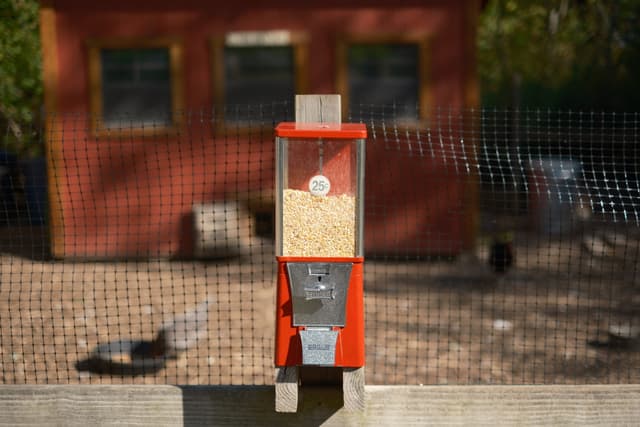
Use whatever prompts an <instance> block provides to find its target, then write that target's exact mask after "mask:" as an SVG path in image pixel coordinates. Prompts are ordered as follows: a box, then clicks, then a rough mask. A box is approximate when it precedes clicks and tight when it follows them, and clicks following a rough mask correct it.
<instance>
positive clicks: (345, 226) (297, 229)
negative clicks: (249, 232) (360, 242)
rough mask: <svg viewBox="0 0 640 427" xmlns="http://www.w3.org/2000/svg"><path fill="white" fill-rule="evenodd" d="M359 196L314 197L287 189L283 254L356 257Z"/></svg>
mask: <svg viewBox="0 0 640 427" xmlns="http://www.w3.org/2000/svg"><path fill="white" fill-rule="evenodd" d="M355 218H356V203H355V197H353V196H348V195H346V194H343V195H340V196H313V195H312V194H311V193H309V192H307V191H301V190H284V194H283V200H282V229H283V230H282V253H283V255H284V256H305V257H352V256H355V228H356V222H355Z"/></svg>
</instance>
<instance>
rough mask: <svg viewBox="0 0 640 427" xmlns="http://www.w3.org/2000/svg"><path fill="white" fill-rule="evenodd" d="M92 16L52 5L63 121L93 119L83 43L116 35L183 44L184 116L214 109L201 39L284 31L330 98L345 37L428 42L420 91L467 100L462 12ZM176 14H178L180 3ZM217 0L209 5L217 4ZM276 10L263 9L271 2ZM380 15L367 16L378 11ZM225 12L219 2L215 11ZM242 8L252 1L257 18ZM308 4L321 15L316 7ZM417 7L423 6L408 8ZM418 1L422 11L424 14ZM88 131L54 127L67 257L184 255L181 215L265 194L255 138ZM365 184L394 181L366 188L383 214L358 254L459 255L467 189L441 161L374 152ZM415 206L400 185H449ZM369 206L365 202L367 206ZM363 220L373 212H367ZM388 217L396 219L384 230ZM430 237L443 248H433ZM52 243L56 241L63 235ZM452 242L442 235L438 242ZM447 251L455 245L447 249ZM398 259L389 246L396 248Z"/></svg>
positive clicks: (106, 9) (385, 9) (207, 10)
mask: <svg viewBox="0 0 640 427" xmlns="http://www.w3.org/2000/svg"><path fill="white" fill-rule="evenodd" d="M106 3H107V2H105V4H101V5H98V6H93V5H92V6H87V4H88V3H86V2H80V1H57V2H55V5H54V7H55V8H56V13H57V45H58V51H57V54H58V66H59V70H58V76H59V81H58V85H57V99H58V105H57V109H58V112H71V113H76V112H79V113H86V112H87V111H88V110H89V94H88V78H87V74H88V73H87V71H86V70H87V50H86V40H88V39H101V38H112V37H124V38H138V37H140V38H142V37H144V38H153V37H166V36H169V37H177V38H179V39H181V40H182V41H183V45H184V65H183V70H184V85H185V87H184V94H185V102H184V105H185V108H186V110H187V111H198V110H200V109H205V110H208V109H210V107H211V105H212V102H213V101H212V100H213V95H212V94H213V91H214V88H213V86H212V81H211V80H212V79H211V64H210V49H209V41H210V38H211V37H212V36H215V35H222V34H224V33H226V32H228V31H241V30H247V31H256V30H269V29H288V30H299V31H305V32H307V34H308V35H309V40H310V45H309V52H310V61H309V62H310V64H309V65H310V66H309V72H310V77H309V83H310V84H309V89H310V90H309V92H310V93H334V92H335V80H336V77H335V69H336V64H335V49H334V47H335V44H336V40H337V37H338V35H339V34H341V33H356V34H367V33H374V32H377V33H382V34H394V33H403V32H406V31H411V32H416V33H421V34H428V35H429V36H430V37H431V53H430V57H429V62H430V67H429V68H430V69H429V76H428V77H427V78H428V80H429V87H430V91H431V98H430V99H431V102H432V104H433V106H447V107H460V106H462V105H463V102H464V90H465V88H464V83H465V82H464V80H465V73H464V69H463V68H464V65H465V62H464V52H465V46H464V31H463V25H464V15H465V13H467V12H465V10H464V9H465V7H467V6H465V3H466V2H464V1H460V2H444V1H442V2H439V1H434V2H415V1H414V2H406V4H407V5H408V6H403V4H404V3H403V2H393V5H385V2H381V1H380V2H371V1H369V2H360V3H362V4H367V5H368V6H363V7H358V6H356V4H357V3H358V2H349V5H348V6H341V3H342V2H322V3H320V2H316V3H314V2H305V6H304V7H299V6H298V5H299V2H293V1H287V2H279V5H278V6H273V5H262V4H261V3H262V2H258V1H254V2H237V5H234V4H229V3H223V5H224V6H221V5H216V4H212V2H197V1H195V0H188V1H186V2H169V1H153V2H152V1H138V2H135V1H134V2H124V1H123V2H119V1H115V2H108V4H106ZM176 3H177V4H176ZM213 3H217V2H213ZM273 3H275V2H271V4H273ZM376 3H377V4H378V5H379V6H375V4H376ZM221 4H222V3H221ZM247 4H253V6H252V7H249V6H247ZM316 4H318V5H320V4H322V6H316ZM416 4H418V6H416ZM420 4H423V5H424V6H419V5H420ZM86 125H87V123H83V120H80V119H79V118H78V117H74V116H65V118H64V119H60V121H59V123H58V126H57V127H55V128H54V129H55V136H54V138H59V139H60V141H62V142H61V144H58V145H55V144H54V145H52V147H54V148H55V147H57V148H55V149H56V150H58V151H59V152H58V153H54V155H53V156H51V157H52V158H55V159H57V160H56V164H55V165H54V166H55V167H59V166H62V168H58V169H56V170H57V178H58V179H57V182H58V186H57V191H55V192H53V191H52V194H51V197H53V198H56V199H57V200H58V205H59V206H60V207H61V208H62V210H63V215H62V218H63V229H62V230H58V231H56V232H54V234H55V233H58V234H59V236H58V237H62V239H63V241H64V250H63V253H62V254H58V255H59V256H64V257H125V256H132V255H153V256H156V255H157V256H172V255H188V254H189V253H190V251H191V241H190V227H189V226H188V222H189V212H190V209H191V205H192V204H193V203H195V202H200V201H210V200H216V199H222V198H225V197H226V195H228V194H229V193H234V192H237V191H244V190H258V189H260V188H264V187H265V186H272V182H273V168H274V163H273V154H272V152H273V141H272V140H271V138H270V136H268V135H267V136H265V137H263V138H252V139H251V140H249V139H247V138H241V139H233V140H231V141H227V140H225V139H224V138H222V139H214V138H213V137H212V131H211V129H210V127H209V126H208V125H207V124H206V123H205V124H195V125H192V126H190V127H186V125H185V128H184V133H183V134H182V135H180V136H178V137H155V138H145V139H139V140H134V139H132V138H124V139H122V138H119V139H107V138H103V139H100V140H97V139H96V138H95V137H93V136H92V135H90V134H89V133H88V132H87V128H88V126H86ZM368 155H369V159H368V162H367V167H368V169H369V170H368V171H367V174H368V176H370V177H371V176H376V175H377V170H376V168H378V170H379V171H380V173H384V172H383V171H385V170H391V171H392V175H391V176H393V179H388V178H387V179H385V180H384V181H383V182H384V184H383V185H378V184H376V183H374V181H373V180H369V181H368V182H367V192H368V194H371V195H372V196H368V197H369V199H371V202H372V203H381V204H385V206H387V207H388V208H389V209H392V210H394V211H395V212H390V213H389V214H390V215H391V216H390V217H384V218H382V217H380V218H378V217H376V215H375V212H374V214H369V215H368V217H367V219H366V220H367V223H366V224H367V231H366V235H367V243H366V244H367V250H368V251H369V252H370V251H376V252H397V250H396V249H399V248H415V250H416V252H421V251H422V252H424V251H427V252H445V253H455V252H458V251H459V250H460V245H459V244H453V245H452V243H451V241H452V240H453V241H455V242H458V241H462V240H463V236H462V235H461V233H462V232H463V230H462V229H463V227H462V226H461V222H462V221H463V219H461V218H459V217H456V216H455V215H453V216H452V215H451V212H461V209H462V207H461V200H462V194H461V193H462V192H463V183H462V181H461V179H460V177H456V176H454V175H452V174H450V173H448V172H446V171H444V169H443V168H444V166H443V165H442V164H441V163H440V162H439V161H438V160H432V161H431V162H427V161H426V160H425V159H421V160H416V159H414V160H413V161H407V160H406V158H403V157H402V156H401V157H398V158H394V157H393V156H391V157H388V153H387V154H385V151H384V150H380V151H375V150H369V153H368ZM445 179H446V181H447V183H446V186H444V185H443V187H440V188H434V189H432V190H429V191H426V192H425V193H424V194H425V195H424V197H423V198H420V199H417V200H416V199H415V197H413V198H410V197H409V195H410V194H412V193H407V192H401V191H398V188H400V187H402V186H407V185H416V184H415V183H427V182H434V180H435V181H438V182H444V180H445ZM368 201H369V200H368ZM369 211H370V212H372V211H371V210H369ZM390 218H392V220H391V221H390ZM430 231H438V232H439V233H441V234H442V233H444V234H446V235H448V236H449V237H447V242H446V243H443V242H444V240H442V241H437V240H435V241H434V239H431V241H430V240H429V239H428V236H429V232H430ZM60 233H61V236H60ZM447 233H448V234H447ZM454 246H455V247H454ZM394 248H395V249H394Z"/></svg>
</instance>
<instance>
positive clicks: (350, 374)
mask: <svg viewBox="0 0 640 427" xmlns="http://www.w3.org/2000/svg"><path fill="white" fill-rule="evenodd" d="M342 395H343V399H344V408H345V409H346V410H347V411H360V412H361V411H364V407H365V395H364V366H363V367H361V368H344V369H343V370H342Z"/></svg>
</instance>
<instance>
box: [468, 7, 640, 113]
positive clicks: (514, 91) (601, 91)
mask: <svg viewBox="0 0 640 427" xmlns="http://www.w3.org/2000/svg"><path fill="white" fill-rule="evenodd" d="M638 22H640V2H639V1H638V0H547V1H538V2H532V1H529V0H493V1H491V2H489V4H488V6H487V7H486V9H485V10H484V12H483V14H482V17H481V23H480V27H479V32H478V68H479V74H480V81H481V86H482V91H483V102H484V103H485V105H486V104H494V105H502V106H504V105H512V106H522V105H527V106H532V105H534V106H535V105H537V106H544V107H551V108H553V107H573V108H575V107H578V108H582V107H584V108H597V109H626V110H637V105H636V103H635V101H636V98H637V97H638V95H640V85H639V83H638V79H637V76H638V75H640V25H638Z"/></svg>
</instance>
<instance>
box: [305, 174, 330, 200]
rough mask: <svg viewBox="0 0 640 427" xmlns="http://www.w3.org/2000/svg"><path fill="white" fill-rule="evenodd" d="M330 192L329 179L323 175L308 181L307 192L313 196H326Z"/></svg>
mask: <svg viewBox="0 0 640 427" xmlns="http://www.w3.org/2000/svg"><path fill="white" fill-rule="evenodd" d="M329 190H331V183H330V182H329V178H327V177H326V176H324V175H316V176H314V177H313V178H311V179H310V180H309V192H311V194H313V195H314V196H326V195H327V194H329Z"/></svg>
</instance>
